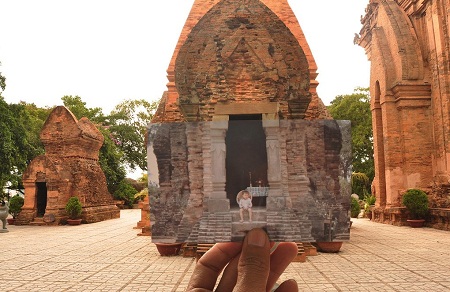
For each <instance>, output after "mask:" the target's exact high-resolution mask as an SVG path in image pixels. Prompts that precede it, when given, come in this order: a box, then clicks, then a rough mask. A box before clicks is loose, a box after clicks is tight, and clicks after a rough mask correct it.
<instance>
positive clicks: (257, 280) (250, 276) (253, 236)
mask: <svg viewBox="0 0 450 292" xmlns="http://www.w3.org/2000/svg"><path fill="white" fill-rule="evenodd" d="M269 271H270V242H269V238H268V237H267V234H266V232H265V231H264V230H262V229H260V228H256V229H253V230H251V231H250V232H249V233H248V234H247V236H246V237H245V239H244V243H243V245H242V253H241V256H240V258H239V264H238V276H237V283H236V286H235V289H234V290H233V291H239V292H241V291H245V292H251V291H255V292H256V291H257V292H260V291H266V285H267V279H268V277H269Z"/></svg>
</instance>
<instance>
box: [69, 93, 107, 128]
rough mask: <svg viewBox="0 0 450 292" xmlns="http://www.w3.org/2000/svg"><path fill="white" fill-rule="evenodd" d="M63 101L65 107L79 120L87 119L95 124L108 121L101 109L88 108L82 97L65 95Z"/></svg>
mask: <svg viewBox="0 0 450 292" xmlns="http://www.w3.org/2000/svg"><path fill="white" fill-rule="evenodd" d="M61 100H62V101H63V104H64V106H65V107H67V108H68V109H69V110H70V111H71V112H72V113H73V114H74V116H75V117H77V119H81V118H82V117H86V118H88V119H89V120H90V121H91V122H93V123H102V122H104V121H105V119H106V117H105V115H104V114H103V112H102V109H101V108H99V107H95V108H88V107H87V106H86V103H85V102H84V101H83V100H81V97H79V96H78V95H76V96H72V95H65V96H63V97H61Z"/></svg>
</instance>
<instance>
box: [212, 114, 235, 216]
mask: <svg viewBox="0 0 450 292" xmlns="http://www.w3.org/2000/svg"><path fill="white" fill-rule="evenodd" d="M210 123H211V128H210V131H211V132H210V133H211V135H210V138H211V149H210V151H211V168H210V171H211V174H210V179H211V187H212V191H211V193H210V194H209V199H208V211H209V212H210V213H215V212H227V211H229V210H230V201H229V200H228V199H227V193H226V191H225V183H226V179H227V178H226V169H225V158H226V145H225V136H226V132H227V129H228V116H227V117H226V118H223V119H220V120H214V121H212V122H210Z"/></svg>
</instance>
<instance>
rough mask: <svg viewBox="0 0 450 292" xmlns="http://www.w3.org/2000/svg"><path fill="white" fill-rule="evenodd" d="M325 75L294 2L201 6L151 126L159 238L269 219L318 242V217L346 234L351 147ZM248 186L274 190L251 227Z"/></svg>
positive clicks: (230, 236)
mask: <svg viewBox="0 0 450 292" xmlns="http://www.w3.org/2000/svg"><path fill="white" fill-rule="evenodd" d="M316 71H317V66H316V64H315V61H314V58H313V56H312V54H311V51H310V49H309V46H308V43H307V42H306V39H305V36H304V34H303V32H302V29H301V28H300V25H299V23H298V21H297V19H296V17H295V15H294V13H293V11H292V9H291V8H290V6H289V4H288V2H287V0H262V1H259V0H240V1H236V0H221V1H220V0H196V1H195V2H194V5H193V7H192V9H191V12H190V14H189V16H188V18H187V21H186V24H185V26H184V28H183V30H182V33H181V36H180V38H179V41H178V44H177V46H176V48H175V52H174V54H173V57H172V59H171V61H170V64H169V68H168V70H167V77H168V81H169V82H168V84H167V91H165V92H164V94H163V96H162V98H161V102H160V104H159V107H158V110H157V113H156V115H155V117H154V119H153V121H152V122H153V125H152V126H151V127H150V128H149V131H148V133H149V139H148V141H150V142H149V144H148V147H147V149H148V153H153V154H155V158H154V159H151V158H149V172H150V173H149V178H150V180H151V179H152V175H153V174H154V173H155V172H153V171H152V167H151V164H153V165H157V168H158V170H157V171H158V174H157V175H155V176H153V177H155V178H156V177H157V179H158V184H159V193H158V194H157V195H154V196H150V198H151V199H152V200H151V201H150V208H151V210H152V214H157V216H156V215H155V218H152V220H151V221H152V224H153V226H152V239H153V240H158V241H164V242H174V241H177V242H183V241H194V242H218V241H229V240H238V239H239V238H241V237H242V236H243V234H244V232H245V230H246V229H248V228H251V227H256V226H267V229H268V232H269V235H270V236H271V237H272V239H273V240H289V239H291V240H293V239H296V240H299V239H302V240H303V241H313V240H316V239H322V237H323V236H324V232H325V231H324V225H325V224H324V223H323V222H324V221H321V220H325V219H323V218H321V217H320V216H322V215H319V216H317V214H319V213H320V214H324V213H326V214H327V216H330V218H332V219H335V222H336V224H337V225H336V228H334V229H333V230H334V231H333V232H335V233H336V234H335V236H341V237H340V239H341V240H342V239H345V238H348V220H347V219H348V218H347V216H346V212H345V209H346V208H347V207H348V205H349V204H348V203H346V202H345V199H348V200H349V197H350V194H348V196H345V195H342V193H343V192H344V193H345V191H344V189H346V184H345V183H341V182H340V179H339V175H341V174H342V173H343V172H345V171H344V170H343V169H341V168H342V167H341V166H342V165H343V164H341V163H340V161H339V159H340V157H347V155H344V154H343V152H345V153H347V154H348V153H350V151H346V148H345V147H344V146H342V145H344V144H345V142H343V140H344V139H343V137H344V136H345V135H344V134H342V133H341V132H342V128H341V126H340V125H339V124H338V123H337V122H336V121H332V120H331V119H330V116H329V114H328V112H327V110H326V107H325V106H324V105H323V103H322V101H321V100H320V99H319V97H318V96H317V93H316V88H317V85H318V82H317V81H316V77H317V73H316ZM318 119H321V120H326V121H322V122H321V123H313V122H312V121H311V120H318ZM244 120H245V122H242V121H244ZM297 121H300V123H296V122H297ZM243 128H246V129H247V130H245V132H244V135H245V137H243V136H239V134H238V133H239V132H240V131H241V130H242V129H243ZM348 133H349V131H348ZM244 140H245V141H244ZM331 141H333V142H331ZM330 142H331V143H330ZM244 148H245V149H251V150H250V151H249V150H245V151H247V152H245V153H244ZM347 150H348V149H347ZM255 153H257V154H258V155H254V154H255ZM308 153H310V155H311V157H316V158H317V159H308V158H307V156H308ZM341 154H343V155H341ZM233 162H237V163H233ZM252 174H253V175H252ZM257 181H259V182H257ZM258 184H259V185H264V186H260V187H259V186H258V187H256V189H255V188H254V186H255V185H258ZM243 189H249V190H250V191H251V192H253V195H254V196H255V197H256V196H257V195H258V196H260V197H264V198H262V200H261V201H262V204H261V205H260V206H259V207H260V208H259V209H258V210H257V211H258V212H256V210H255V222H253V223H252V224H247V225H245V224H244V225H241V224H239V223H240V222H239V219H237V217H238V216H236V215H237V214H236V213H235V212H239V210H237V209H238V208H237V205H236V194H237V193H239V191H240V190H243ZM329 201H332V206H328V207H329V208H327V210H326V212H325V211H324V212H322V211H323V210H320V212H319V211H318V209H317V208H321V207H323V206H324V204H322V205H320V204H319V203H318V202H327V203H328V202H329ZM318 205H320V206H318ZM233 208H234V209H235V210H234V209H233ZM316 211H317V212H316ZM315 216H316V217H315ZM143 217H144V216H143ZM318 217H320V218H318ZM330 218H328V219H327V220H329V221H328V222H331V219H330ZM333 222H334V221H333ZM316 223H317V224H316ZM314 224H316V225H314ZM329 224H331V223H329ZM333 224H334V223H333ZM329 230H331V229H329ZM339 234H340V235H339ZM283 236H284V237H283ZM286 236H290V237H286ZM328 240H329V239H328Z"/></svg>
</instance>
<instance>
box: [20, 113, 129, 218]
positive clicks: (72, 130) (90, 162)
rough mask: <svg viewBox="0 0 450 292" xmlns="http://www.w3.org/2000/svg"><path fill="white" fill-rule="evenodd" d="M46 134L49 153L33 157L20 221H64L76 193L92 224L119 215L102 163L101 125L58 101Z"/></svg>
mask: <svg viewBox="0 0 450 292" xmlns="http://www.w3.org/2000/svg"><path fill="white" fill-rule="evenodd" d="M40 138H41V141H42V143H43V144H44V147H45V154H44V155H40V156H38V157H36V158H35V159H33V160H32V161H31V163H30V164H29V165H28V168H27V170H26V171H25V173H24V175H23V184H24V186H25V204H24V206H23V208H22V212H21V213H20V215H19V217H18V220H17V221H18V224H30V223H32V222H34V223H39V224H40V223H42V224H44V223H46V224H58V223H59V222H60V221H61V219H63V218H66V217H67V214H66V212H65V206H66V203H67V201H68V200H69V198H70V197H73V196H75V197H78V198H79V199H80V201H81V204H82V206H83V212H82V218H83V220H84V221H86V222H88V223H92V222H98V221H103V220H107V219H112V218H119V217H120V211H119V209H118V208H117V206H116V205H114V201H113V198H112V196H111V194H110V193H109V192H108V189H107V187H106V178H105V174H104V173H103V171H102V169H101V168H100V164H99V162H98V152H99V150H100V147H101V146H102V144H103V139H104V138H103V136H102V134H101V133H100V131H99V130H98V129H97V128H96V127H95V125H94V124H92V123H91V122H90V121H89V120H88V119H87V118H81V119H80V120H79V121H78V120H77V119H76V117H75V116H74V115H73V114H72V113H71V112H70V111H69V110H68V109H67V108H65V107H63V106H58V107H56V108H55V109H54V110H53V111H52V112H51V113H50V115H49V117H48V118H47V121H46V122H45V124H44V127H43V128H42V130H41V134H40Z"/></svg>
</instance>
